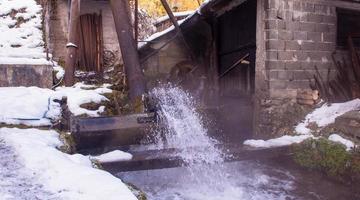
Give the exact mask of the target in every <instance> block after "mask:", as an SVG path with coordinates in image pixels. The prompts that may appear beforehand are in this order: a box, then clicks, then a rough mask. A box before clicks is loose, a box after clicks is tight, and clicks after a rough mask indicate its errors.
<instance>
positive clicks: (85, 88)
mask: <svg viewBox="0 0 360 200" xmlns="http://www.w3.org/2000/svg"><path fill="white" fill-rule="evenodd" d="M108 86H109V85H107V84H105V85H103V86H102V87H100V88H95V87H94V86H92V85H85V84H83V83H77V84H76V85H74V86H73V87H60V88H57V89H56V91H53V90H50V89H42V88H38V87H0V96H1V98H0V123H6V124H15V125H18V124H24V125H28V126H49V125H51V121H52V120H57V119H58V118H59V117H60V115H61V108H60V104H59V103H55V102H54V101H53V100H56V99H58V100H60V99H61V98H62V97H67V99H68V107H69V110H70V111H71V112H72V113H73V114H74V115H82V114H87V115H89V116H92V117H97V116H99V114H100V113H101V112H103V111H104V109H105V107H104V106H101V107H100V108H99V109H98V110H87V109H85V108H81V107H80V106H81V104H84V103H91V102H93V103H100V102H101V101H107V100H108V99H107V98H106V97H104V96H103V95H102V94H104V93H111V92H112V90H110V89H108V88H107V87H108Z"/></svg>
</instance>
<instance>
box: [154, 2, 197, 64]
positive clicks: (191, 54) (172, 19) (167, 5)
mask: <svg viewBox="0 0 360 200" xmlns="http://www.w3.org/2000/svg"><path fill="white" fill-rule="evenodd" d="M160 1H161V3H162V5H163V6H164V8H165V11H166V13H167V14H168V16H169V18H170V21H171V22H172V24H173V25H174V27H175V30H176V32H177V33H178V34H179V35H180V38H181V40H182V41H183V42H184V45H185V47H186V48H187V50H188V51H189V54H190V58H191V61H193V63H197V62H196V56H195V54H194V52H193V50H192V49H191V48H190V46H189V44H188V43H187V42H186V40H185V37H184V35H183V33H182V31H181V28H180V25H179V23H178V22H177V20H176V18H175V16H174V14H173V12H172V11H171V9H170V6H169V4H168V3H167V1H166V0H160Z"/></svg>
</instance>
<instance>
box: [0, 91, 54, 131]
mask: <svg viewBox="0 0 360 200" xmlns="http://www.w3.org/2000/svg"><path fill="white" fill-rule="evenodd" d="M53 94H54V91H53V90H50V89H42V88H38V87H0V96H1V98H0V122H2V123H7V124H24V125H29V126H48V125H51V119H56V118H58V117H59V116H60V113H61V109H60V105H59V104H58V103H55V102H53V101H52V95H53ZM25 119H26V120H25Z"/></svg>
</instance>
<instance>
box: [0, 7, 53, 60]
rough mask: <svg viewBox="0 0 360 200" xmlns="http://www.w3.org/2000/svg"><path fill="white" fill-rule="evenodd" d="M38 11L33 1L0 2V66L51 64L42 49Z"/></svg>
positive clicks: (40, 9) (42, 42) (39, 11)
mask: <svg viewBox="0 0 360 200" xmlns="http://www.w3.org/2000/svg"><path fill="white" fill-rule="evenodd" d="M41 11H42V8H41V6H40V5H38V4H37V2H36V1H35V0H1V1H0V16H1V17H0V63H1V64H35V65H37V64H50V63H49V61H47V60H46V54H45V49H44V41H43V35H42V31H41V21H42V19H41Z"/></svg>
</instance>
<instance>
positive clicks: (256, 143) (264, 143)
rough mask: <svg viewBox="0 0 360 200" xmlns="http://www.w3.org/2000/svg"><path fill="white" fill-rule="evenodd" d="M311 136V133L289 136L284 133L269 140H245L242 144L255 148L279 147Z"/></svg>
mask: <svg viewBox="0 0 360 200" xmlns="http://www.w3.org/2000/svg"><path fill="white" fill-rule="evenodd" d="M311 137H313V136H312V135H297V136H289V135H285V136H282V137H279V138H275V139H270V140H246V141H245V142H244V145H248V146H251V147H256V148H271V147H281V146H288V145H291V144H294V143H300V142H302V141H304V140H306V139H308V138H311Z"/></svg>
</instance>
